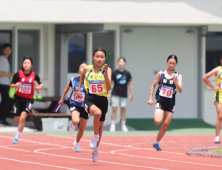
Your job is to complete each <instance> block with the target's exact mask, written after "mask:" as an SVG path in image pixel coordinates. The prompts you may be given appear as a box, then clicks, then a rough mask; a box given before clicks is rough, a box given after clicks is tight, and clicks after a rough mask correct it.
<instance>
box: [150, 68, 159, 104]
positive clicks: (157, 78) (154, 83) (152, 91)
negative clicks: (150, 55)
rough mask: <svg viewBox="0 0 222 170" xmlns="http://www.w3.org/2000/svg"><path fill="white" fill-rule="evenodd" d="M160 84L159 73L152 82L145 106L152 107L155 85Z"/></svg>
mask: <svg viewBox="0 0 222 170" xmlns="http://www.w3.org/2000/svg"><path fill="white" fill-rule="evenodd" d="M159 82H160V72H159V73H158V74H157V76H156V79H155V80H154V82H153V84H152V86H151V88H150V97H149V101H148V102H147V104H149V105H154V104H155V103H154V102H153V93H154V89H155V87H156V85H157V83H159Z"/></svg>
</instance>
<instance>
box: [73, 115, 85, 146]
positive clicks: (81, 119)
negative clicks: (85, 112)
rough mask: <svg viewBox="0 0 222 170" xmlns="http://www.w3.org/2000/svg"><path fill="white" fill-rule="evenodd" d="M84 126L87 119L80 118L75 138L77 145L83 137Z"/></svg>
mask: <svg viewBox="0 0 222 170" xmlns="http://www.w3.org/2000/svg"><path fill="white" fill-rule="evenodd" d="M86 124H87V119H84V118H82V117H80V126H79V132H78V134H77V137H76V142H77V143H79V141H80V139H81V138H82V136H83V133H84V130H85V127H86Z"/></svg>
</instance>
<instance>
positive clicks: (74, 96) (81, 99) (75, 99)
mask: <svg viewBox="0 0 222 170" xmlns="http://www.w3.org/2000/svg"><path fill="white" fill-rule="evenodd" d="M71 99H72V100H74V101H76V102H84V100H85V94H84V93H81V98H79V99H78V98H77V93H76V92H73V93H72V98H71Z"/></svg>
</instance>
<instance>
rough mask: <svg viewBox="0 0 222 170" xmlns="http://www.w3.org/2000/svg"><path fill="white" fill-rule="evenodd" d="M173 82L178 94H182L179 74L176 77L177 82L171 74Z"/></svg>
mask: <svg viewBox="0 0 222 170" xmlns="http://www.w3.org/2000/svg"><path fill="white" fill-rule="evenodd" d="M173 82H174V84H175V86H176V88H177V90H178V92H179V93H182V75H181V74H179V75H178V82H177V78H176V75H175V74H173Z"/></svg>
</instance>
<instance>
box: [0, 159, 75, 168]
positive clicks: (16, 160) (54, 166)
mask: <svg viewBox="0 0 222 170" xmlns="http://www.w3.org/2000/svg"><path fill="white" fill-rule="evenodd" d="M0 159H4V160H9V161H15V162H20V163H21V162H22V163H28V164H35V165H41V166H47V167H53V168H60V169H69V170H78V169H73V168H68V167H62V166H56V165H48V164H42V163H37V162H30V161H22V160H18V159H11V158H3V157H0ZM30 169H31V168H30Z"/></svg>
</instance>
